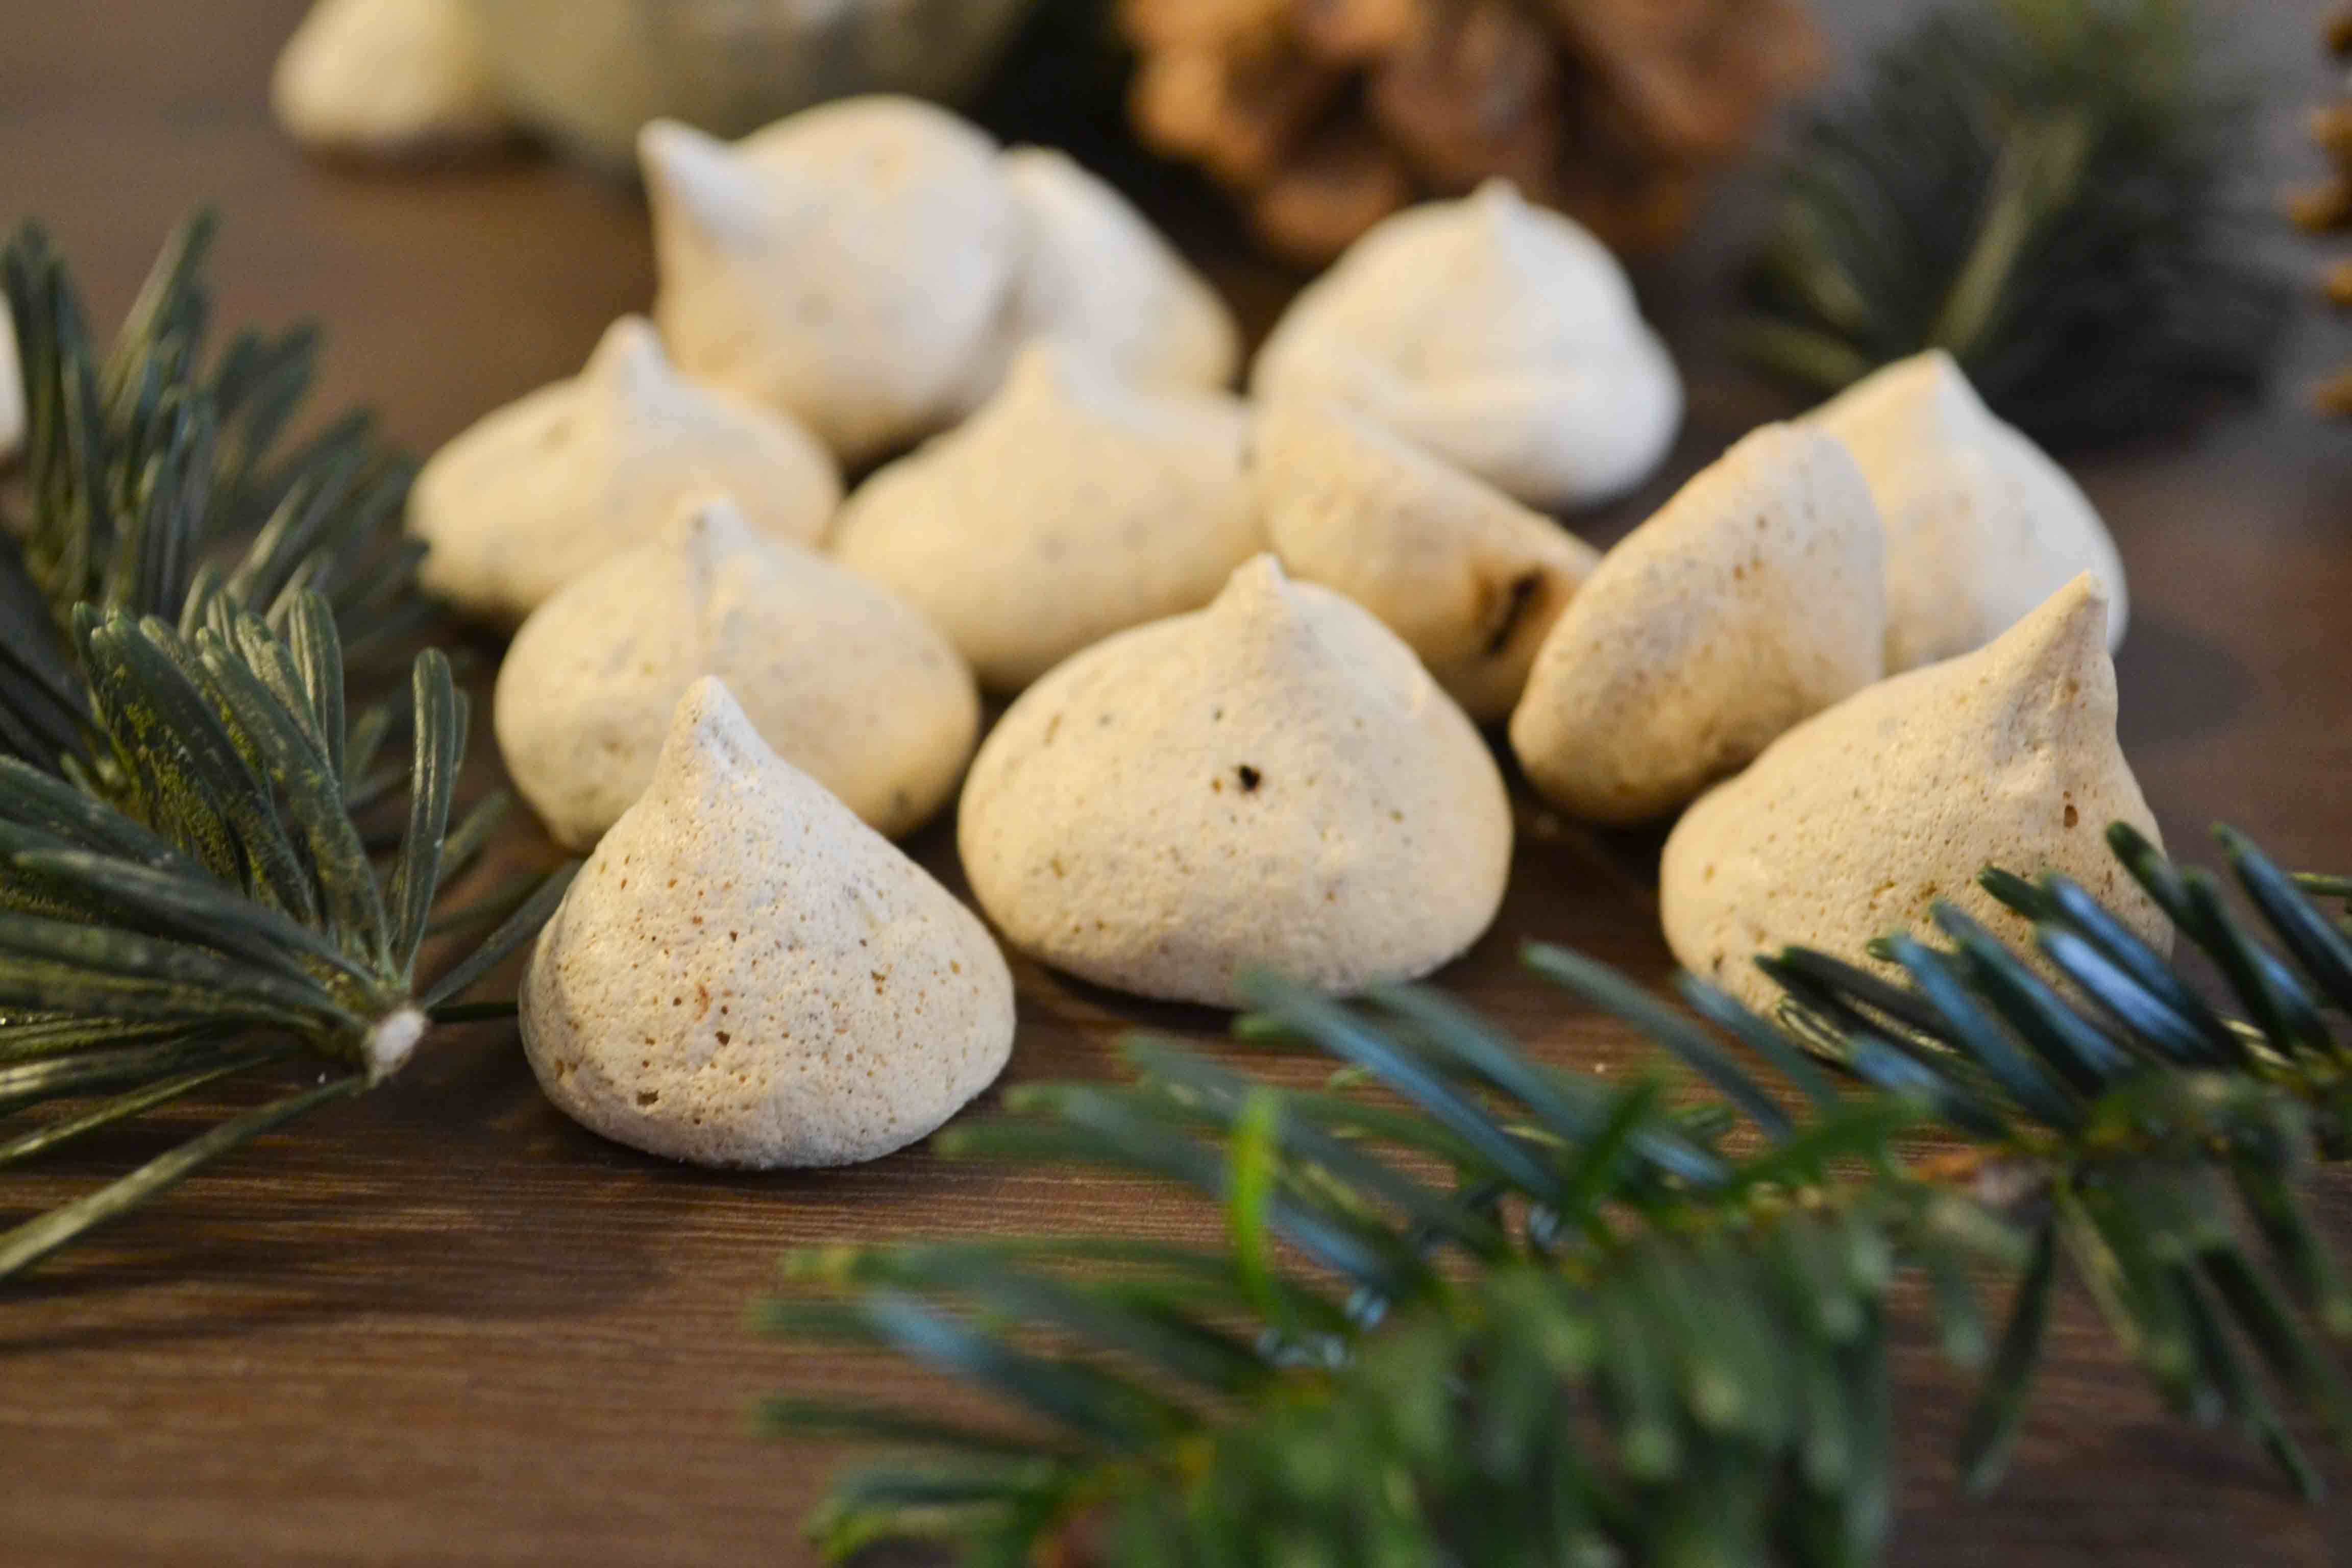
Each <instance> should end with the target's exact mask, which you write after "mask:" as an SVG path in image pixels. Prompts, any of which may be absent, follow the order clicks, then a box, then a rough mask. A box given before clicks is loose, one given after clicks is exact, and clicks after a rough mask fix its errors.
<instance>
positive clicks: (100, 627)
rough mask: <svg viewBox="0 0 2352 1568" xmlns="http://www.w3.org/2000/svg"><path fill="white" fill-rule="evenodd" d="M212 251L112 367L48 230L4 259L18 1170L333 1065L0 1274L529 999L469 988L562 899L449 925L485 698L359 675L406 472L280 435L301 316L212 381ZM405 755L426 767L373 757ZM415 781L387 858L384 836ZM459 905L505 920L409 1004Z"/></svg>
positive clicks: (0, 713)
mask: <svg viewBox="0 0 2352 1568" xmlns="http://www.w3.org/2000/svg"><path fill="white" fill-rule="evenodd" d="M211 233H212V224H211V220H210V219H209V218H207V217H199V218H197V219H195V220H194V221H192V222H191V223H189V224H188V225H186V226H184V227H183V228H182V229H181V230H180V231H179V232H178V233H176V234H175V235H174V236H173V237H172V239H171V241H170V242H169V243H168V244H167V245H166V246H165V247H164V250H163V256H162V257H161V258H159V259H158V261H157V262H156V265H155V268H154V270H153V272H152V275H151V276H150V278H149V279H148V281H147V285H146V287H145V288H144V289H142V291H141V293H140V296H139V298H138V300H137V301H136V302H135V303H134V304H133V306H132V307H131V312H130V314H129V316H128V318H127V319H126V321H124V323H123V327H122V330H121V333H120V334H119V335H118V336H117V339H116V341H115V343H114V345H113V347H112V349H111V350H110V352H108V353H105V354H104V355H103V356H101V355H100V353H98V351H97V350H96V349H95V348H94V347H93V345H92V343H91V341H90V338H89V333H88V331H87V330H86V328H85V326H84V324H83V311H82V307H81V303H80V300H79V297H78V295H77V293H76V291H75V289H74V288H73V286H72V283H71V281H70V280H69V279H68V277H67V276H66V273H65V269H64V268H63V266H62V264H61V263H60V262H59V261H58V258H56V256H55V255H54V254H53V253H52V252H51V251H50V249H49V247H48V245H47V241H46V239H44V238H43V237H42V235H41V234H40V232H39V230H38V229H37V228H33V227H30V226H28V227H26V229H25V230H23V231H22V232H21V233H20V234H19V235H18V236H17V237H16V238H15V240H13V241H12V242H10V243H9V244H8V245H7V246H6V247H5V248H0V285H5V290H6V297H7V303H8V308H9V310H10V312H11V317H12V320H13V322H14V325H15V328H16V335H17V339H18V342H19V344H20V347H21V349H22V351H23V370H24V376H25V390H26V408H27V411H28V421H29V423H28V438H27V443H26V496H27V498H28V500H29V506H30V511H29V515H28V516H27V517H26V518H25V519H24V520H23V521H22V524H21V527H20V528H19V529H17V530H16V531H13V532H10V533H0V540H5V541H7V543H6V545H5V549H0V1119H13V1120H10V1121H5V1122H0V1165H14V1164H16V1163H18V1162H21V1161H24V1160H27V1159H31V1158H34V1157H36V1156H37V1155H40V1154H42V1153H45V1152H48V1151H50V1150H53V1149H56V1148H58V1147H59V1146H61V1145H64V1144H66V1143H68V1142H76V1141H78V1140H80V1139H84V1138H88V1137H91V1136H93V1135H95V1134H97V1133H99V1132H100V1131H103V1130H105V1129H108V1128H111V1127H115V1126H117V1125H119V1124H121V1123H122V1122H125V1121H129V1120H131V1119H132V1118H134V1117H137V1116H140V1115H142V1114H144V1113H146V1112H148V1111H151V1110H156V1109H158V1108H160V1107H163V1106H165V1105H168V1104H174V1103H178V1102H181V1101H183V1100H185V1099H187V1097H189V1096H191V1095H193V1094H194V1093H196V1092H197V1091H198V1090H200V1089H206V1088H210V1087H212V1086H215V1085H216V1084H219V1083H222V1082H223V1081H225V1080H226V1079H232V1078H237V1077H241V1076H247V1075H251V1074H256V1073H265V1072H276V1073H279V1074H282V1073H283V1072H284V1070H285V1069H286V1068H287V1066H288V1065H289V1064H299V1067H300V1068H303V1069H305V1070H307V1071H310V1072H314V1073H323V1074H324V1077H323V1080H322V1081H319V1082H318V1083H317V1085H316V1087H312V1088H308V1089H298V1090H294V1091H292V1092H289V1093H288V1094H285V1095H284V1096H282V1097H281V1098H278V1099H276V1100H271V1101H269V1102H268V1103H266V1104H264V1105H262V1106H261V1107H259V1108H258V1109H257V1110H249V1111H247V1112H244V1113H242V1114H240V1115H236V1116H232V1117H230V1118H228V1119H227V1120H226V1121H220V1122H219V1123H217V1124H216V1125H215V1126H214V1127H212V1128H211V1129H209V1130H208V1131H205V1132H202V1133H200V1134H199V1135H197V1136H196V1137H194V1138H193V1139H191V1140H190V1141H189V1142H185V1143H184V1144H182V1145H181V1146H180V1147H179V1148H177V1149H174V1150H173V1151H172V1152H169V1153H167V1154H165V1155H163V1156H162V1157H160V1158H158V1159H156V1160H153V1161H152V1162H150V1163H147V1164H146V1165H144V1166H142V1167H141V1168H140V1169H138V1170H136V1171H134V1172H132V1173H130V1174H129V1175H126V1176H124V1177H122V1178H121V1179H120V1180H119V1181H116V1182H114V1183H113V1184H110V1185H108V1186H105V1187H103V1188H101V1189H100V1190H99V1191H98V1192H96V1193H93V1194H89V1196H87V1197H84V1198H81V1199H79V1200H78V1201H75V1202H72V1203H68V1204H66V1205H62V1206H60V1207H58V1208H54V1209H51V1210H50V1211H48V1212H47V1213H46V1214H41V1215H35V1216H33V1217H31V1218H29V1219H26V1220H24V1221H22V1222H21V1223H19V1224H18V1225H17V1226H16V1227H15V1228H14V1229H11V1230H7V1231H5V1232H0V1279H5V1278H6V1277H7V1276H8V1275H10V1274H12V1273H14V1272H15V1271H16V1270H17V1269H20V1268H26V1267H28V1266H29V1265H31V1264H33V1263H35V1262H37V1260H39V1259H40V1258H44V1257H47V1255H48V1254H49V1253H51V1252H53V1251H55V1250H56V1249H57V1248H58V1247H61V1246H63V1245H65V1244H66V1243H68V1242H69V1241H71V1240H73V1239H75V1238H77V1237H80V1236H81V1235H83V1234H84V1233H86V1232H87V1231H88V1230H89V1229H90V1228H91V1227H93V1226H97V1225H99V1224H100V1223H103V1222H104V1221H106V1220H109V1219H112V1218H114V1217H116V1216H117V1215H121V1214H123V1213H125V1212H127V1211H129V1210H130V1209H131V1208H133V1207H135V1206H136V1205H139V1204H141V1203H143V1202H144V1201H146V1200H147V1199H148V1198H150V1197H152V1196H153V1195H154V1194H157V1193H159V1192H161V1191H163V1189H164V1188H166V1187H168V1186H170V1185H172V1184H174V1183H177V1182H179V1181H181V1180H182V1179H184V1177H186V1176H187V1175H189V1174H190V1173H193V1172H194V1171H195V1170H196V1169H197V1168H199V1167H200V1166H202V1165H203V1164H205V1163H207V1162H209V1161H211V1160H214V1159H216V1158H219V1157H220V1156H221V1155H223V1154H226V1153H227V1152H231V1151H232V1150H235V1149H236V1148H238V1147H240V1146H242V1145H243V1144H245V1143H246V1142H249V1141H251V1140H252V1139H254V1138H256V1137H258V1136H260V1135H261V1134H262V1133H264V1132H266V1131H269V1130H271V1129H272V1128H275V1127H278V1126H280V1125H282V1124H283V1123H285V1122H287V1121H291V1120H293V1119H294V1118H296V1117H299V1116H301V1115H304V1114H307V1113H308V1112H310V1111H311V1110H315V1109H317V1108H319V1107H320V1106H322V1105H324V1104H326V1103H328V1102H329V1101H331V1100H337V1099H340V1098H342V1097H344V1096H346V1095H349V1094H352V1093H356V1092H358V1091H360V1090H362V1089H367V1088H370V1087H372V1086H373V1085H375V1084H378V1083H381V1082H382V1081H383V1080H384V1079H386V1078H389V1077H390V1076H392V1075H393V1074H394V1073H396V1072H398V1071H399V1070H400V1069H401V1068H402V1067H403V1066H404V1064H405V1063H406V1062H407V1061H408V1060H409V1058H410V1057H411V1056H412V1055H413V1053H414V1052H415V1049H416V1047H417V1046H418V1044H419V1042H420V1041H421V1040H422V1039H423V1037H425V1035H426V1034H427V1032H428V1031H429V1030H430V1029H431V1028H432V1026H434V1025H436V1024H437V1023H444V1022H449V1023H455V1022H461V1021H465V1020H467V1019H472V1018H480V1017H496V1016H505V1015H506V1014H508V1013H510V1012H511V1009H512V1004H511V1002H508V1001H490V1002H484V1003H467V1002H464V1001H462V1000H461V999H460V998H461V997H462V995H463V994H464V993H465V992H467V990H468V989H470V988H471V987H472V986H474V985H475V984H477V983H478V982H479V981H480V980H481V979H482V978H483V977H484V976H485V975H486V974H488V973H489V971H490V970H491V969H492V968H494V967H495V966H496V965H497V964H498V963H499V961H500V960H502V959H504V958H505V957H506V956H508V955H509V954H510V953H512V952H515V951H516V950H517V949H519V948H520V946H521V945H522V944H523V943H524V942H527V941H528V940H529V939H530V937H531V935H532V934H533V933H534V932H536V931H538V929H539V927H540V926H541V923H543V922H544V921H546V919H547V918H548V916H549V915H550V914H551V912H552V911H553V910H554V907H555V903H556V901H557V900H558V899H560V898H561V896H562V890H563V888H564V886H565V884H566V882H567V880H568V876H569V872H568V869H567V870H566V871H562V872H559V873H558V874H557V875H556V876H554V877H552V878H550V879H545V880H544V881H542V882H541V883H540V884H539V885H538V886H537V887H536V888H534V889H527V890H520V891H516V892H510V893H508V894H504V895H502V896H501V897H500V898H499V900H498V901H497V903H496V904H495V905H494V907H493V909H492V910H491V911H490V913H489V915H488V918H487V919H478V918H477V919H465V918H457V917H454V916H451V915H444V916H443V917H441V920H440V921H436V917H435V913H434V909H435V902H436V896H437V894H438V893H439V892H440V890H441V889H442V888H443V887H444V886H445V885H446V883H447V882H448V881H450V880H451V879H454V878H456V877H457V876H458V875H459V874H460V873H461V872H463V871H464V870H465V869H466V868H467V867H468V866H469V865H470V864H471V863H472V862H473V860H474V858H476V856H477V855H478V853H479V852H480V850H481V848H482V847H483V846H484V844H485V843H486V842H487V841H488V836H489V833H490V831H491V828H492V826H494V825H495V823H496V821H497V819H498V816H499V810H500V808H501V807H502V805H503V799H502V798H493V799H491V800H488V801H485V802H483V803H482V804H481V805H478V806H477V807H476V808H475V809H473V810H472V811H470V812H467V814H465V815H464V816H454V813H455V800H456V793H457V774H458V772H459V769H460V768H461V766H462V764H463V763H464V759H465V751H466V731H467V703H466V700H465V697H464V695H463V694H462V693H461V692H460V691H459V690H458V689H457V685H456V682H455V680H454V679H453V677H452V674H451V670H450V665H449V661H448V660H447V659H446V658H444V657H443V656H442V655H441V654H440V653H439V652H437V651H435V650H429V649H428V650H427V651H425V652H424V653H421V654H418V655H417V656H416V657H415V660H414V661H413V663H412V665H411V666H410V669H409V674H410V692H409V700H408V702H407V703H406V704H405V705H404V706H401V707H394V705H391V704H385V705H382V706H377V705H373V704H371V705H365V706H354V705H353V704H352V701H351V700H350V694H349V692H348V691H347V689H346V688H347V681H348V680H350V679H352V678H353V677H352V671H353V670H356V669H361V668H362V667H363V666H365V665H367V664H368V663H369V662H370V661H371V660H372V659H373V661H374V662H376V663H378V664H381V663H382V662H383V658H384V656H386V655H389V654H390V653H391V652H393V651H394V648H395V647H397V646H398V645H399V644H400V643H401V642H403V641H404V640H405V639H407V637H409V635H410V634H411V633H412V632H414V631H415V629H416V628H417V627H418V626H420V625H421V624H422V622H421V619H420V616H422V615H423V614H424V613H425V604H424V601H423V600H422V599H421V598H420V597H418V596H417V595H415V592H414V584H413V576H414V569H415V563H416V560H417V556H418V553H419V552H418V550H417V548H416V547H415V546H414V545H411V544H407V543H404V542H400V541H399V540H398V539H397V538H396V534H395V530H394V524H395V522H396V518H397V513H398V510H399V507H400V504H401V501H402V499H403V498H404V495H405V493H406V489H407V483H408V468H407V464H406V462H405V460H404V459H402V458H398V457H397V456H396V455H394V454H392V453H389V452H387V451H385V450H384V449H383V448H381V447H378V446H377V445H376V444H375V442H374V441H373V437H371V436H370V435H369V433H368V430H367V424H366V421H365V419H364V418H363V417H360V416H349V417H346V418H343V419H341V420H337V421H333V422H331V423H330V424H329V425H328V426H326V427H325V428H324V429H323V430H322V431H320V433H319V434H318V435H316V436H313V437H310V439H309V440H307V441H305V442H303V443H301V444H299V445H298V446H293V447H290V448H287V449H284V450H281V447H282V446H283V443H282V442H281V440H280V437H281V436H282V435H283V433H284V431H285V430H286V428H287V427H288V426H289V422H290V421H291V420H292V419H293V418H294V417H295V416H296V413H297V410H298V407H299V403H300V401H301V398H302V395H303V393H304V391H305V390H306V389H307V387H308V385H309V383H310V376H311V370H312V365H313V362H314V360H315V357H316V351H317V337H316V334H315V333H314V332H312V331H310V330H309V329H307V328H297V329H295V330H293V331H289V332H288V333H286V334H284V335H283V336H281V337H278V338H274V339H271V338H264V337H260V336H257V335H255V334H251V333H247V334H244V335H242V336H240V337H238V338H237V339H236V341H234V342H231V343H230V344H229V346H228V347H227V348H226V350H225V351H224V352H222V353H220V354H219V355H218V357H217V358H216V359H215V360H213V361H211V362H210V363H206V359H205V350H204V335H205V324H206V320H207V317H208V315H209V307H208V303H207V300H206V297H205V290H204V287H203V283H202V280H201V268H202V261H203V257H204V252H205V247H206V245H207V243H208V242H209V240H210V237H211ZM17 537H21V540H22V543H21V546H20V545H19V544H18V543H16V538H17ZM362 678H363V679H364V677H362ZM394 742H400V743H404V745H405V747H406V750H407V753H408V762H407V766H406V767H405V769H404V770H400V771H394V770H393V769H391V768H388V767H385V766H383V764H382V763H380V762H379V758H380V757H381V756H382V755H383V752H384V750H385V748H386V747H387V746H389V745H392V744H393V743H394ZM403 772H404V774H405V781H406V784H407V799H406V808H405V812H404V817H405V826H404V830H402V831H400V832H399V833H398V834H397V836H396V837H395V838H394V839H393V840H391V842H392V848H391V851H390V854H389V857H388V858H386V859H384V860H383V862H382V863H379V861H378V858H377V857H376V856H375V855H374V854H373V853H372V851H371V847H370V846H371V844H372V843H373V841H374V836H375V830H376V827H377V826H378V825H377V824H376V823H375V822H373V820H371V821H369V822H368V823H367V824H366V825H365V826H363V825H362V819H363V818H373V816H376V815H377V814H376V813H375V812H374V811H373V807H374V806H375V805H377V804H378V803H379V801H380V799H381V797H382V796H383V795H387V794H390V793H392V792H393V791H394V790H395V789H396V788H397V783H398V780H399V779H400V777H401V774H402V773H403ZM385 804H389V803H385ZM453 818H454V820H453ZM453 920H454V921H455V923H457V924H459V925H465V926H467V927H469V928H471V927H478V926H480V925H485V924H490V925H493V929H491V930H490V931H488V934H487V935H486V936H484V937H483V938H482V939H481V940H480V941H479V942H477V943H475V944H474V945H473V946H472V948H471V951H469V952H467V953H466V954H465V955H464V956H463V957H462V958H460V959H459V960H458V961H457V963H455V964H454V965H452V966H451V967H450V968H449V969H448V970H447V971H446V973H443V974H442V975H441V976H440V977H439V978H438V979H437V980H436V981H433V982H431V983H429V984H422V985H420V984H418V982H417V978H416V970H417V961H418V958H419V955H420V954H421V952H422V951H423V948H424V946H425V939H426V937H427V935H428V933H430V932H432V931H434V930H435V929H436V925H437V924H442V923H448V922H450V921H453Z"/></svg>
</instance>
